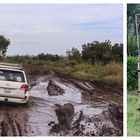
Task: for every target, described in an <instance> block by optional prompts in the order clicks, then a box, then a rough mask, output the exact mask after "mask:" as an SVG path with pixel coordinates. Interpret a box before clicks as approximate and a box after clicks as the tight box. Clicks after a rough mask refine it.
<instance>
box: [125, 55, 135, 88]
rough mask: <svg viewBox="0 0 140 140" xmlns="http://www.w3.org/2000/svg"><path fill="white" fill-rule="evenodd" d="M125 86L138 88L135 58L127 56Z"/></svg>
mask: <svg viewBox="0 0 140 140" xmlns="http://www.w3.org/2000/svg"><path fill="white" fill-rule="evenodd" d="M127 88H128V90H134V89H137V88H138V74H137V58H136V57H132V56H128V59H127Z"/></svg>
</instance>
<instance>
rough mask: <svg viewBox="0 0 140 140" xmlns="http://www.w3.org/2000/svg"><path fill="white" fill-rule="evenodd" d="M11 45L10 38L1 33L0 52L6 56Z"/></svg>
mask: <svg viewBox="0 0 140 140" xmlns="http://www.w3.org/2000/svg"><path fill="white" fill-rule="evenodd" d="M9 45H10V40H9V39H7V38H5V37H4V35H0V54H1V55H3V56H5V55H6V52H7V49H8V46H9Z"/></svg>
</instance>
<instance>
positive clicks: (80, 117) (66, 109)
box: [0, 71, 123, 136]
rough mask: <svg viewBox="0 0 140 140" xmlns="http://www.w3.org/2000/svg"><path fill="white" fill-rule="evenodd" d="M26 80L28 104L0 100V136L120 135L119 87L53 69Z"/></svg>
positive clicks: (121, 132) (121, 133)
mask: <svg viewBox="0 0 140 140" xmlns="http://www.w3.org/2000/svg"><path fill="white" fill-rule="evenodd" d="M32 77H33V78H32ZM28 79H29V83H30V87H31V88H30V100H29V102H28V104H26V105H18V104H9V103H0V135H1V136H122V135H123V96H122V89H115V88H114V89H112V88H111V87H106V86H105V85H99V84H94V83H91V82H88V81H82V80H77V79H73V78H70V77H65V76H61V75H58V74H57V73H55V72H53V71H47V72H46V73H42V75H40V76H36V77H35V76H32V75H28Z"/></svg>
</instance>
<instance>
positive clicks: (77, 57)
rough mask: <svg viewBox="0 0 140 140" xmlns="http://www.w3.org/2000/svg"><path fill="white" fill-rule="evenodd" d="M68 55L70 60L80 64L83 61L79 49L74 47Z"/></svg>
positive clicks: (68, 51) (67, 52)
mask: <svg viewBox="0 0 140 140" xmlns="http://www.w3.org/2000/svg"><path fill="white" fill-rule="evenodd" d="M66 55H67V57H68V58H69V59H70V60H76V61H78V62H79V61H80V60H81V54H80V51H79V50H78V49H77V48H74V47H73V48H72V49H71V50H67V51H66Z"/></svg>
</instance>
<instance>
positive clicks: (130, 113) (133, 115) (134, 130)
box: [127, 91, 140, 136]
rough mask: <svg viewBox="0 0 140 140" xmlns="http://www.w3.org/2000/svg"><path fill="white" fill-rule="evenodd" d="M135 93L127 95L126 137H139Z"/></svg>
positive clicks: (139, 124) (139, 123) (138, 119)
mask: <svg viewBox="0 0 140 140" xmlns="http://www.w3.org/2000/svg"><path fill="white" fill-rule="evenodd" d="M137 108H138V96H137V91H131V92H129V93H128V98H127V134H128V136H140V116H139V114H138V111H137Z"/></svg>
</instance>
